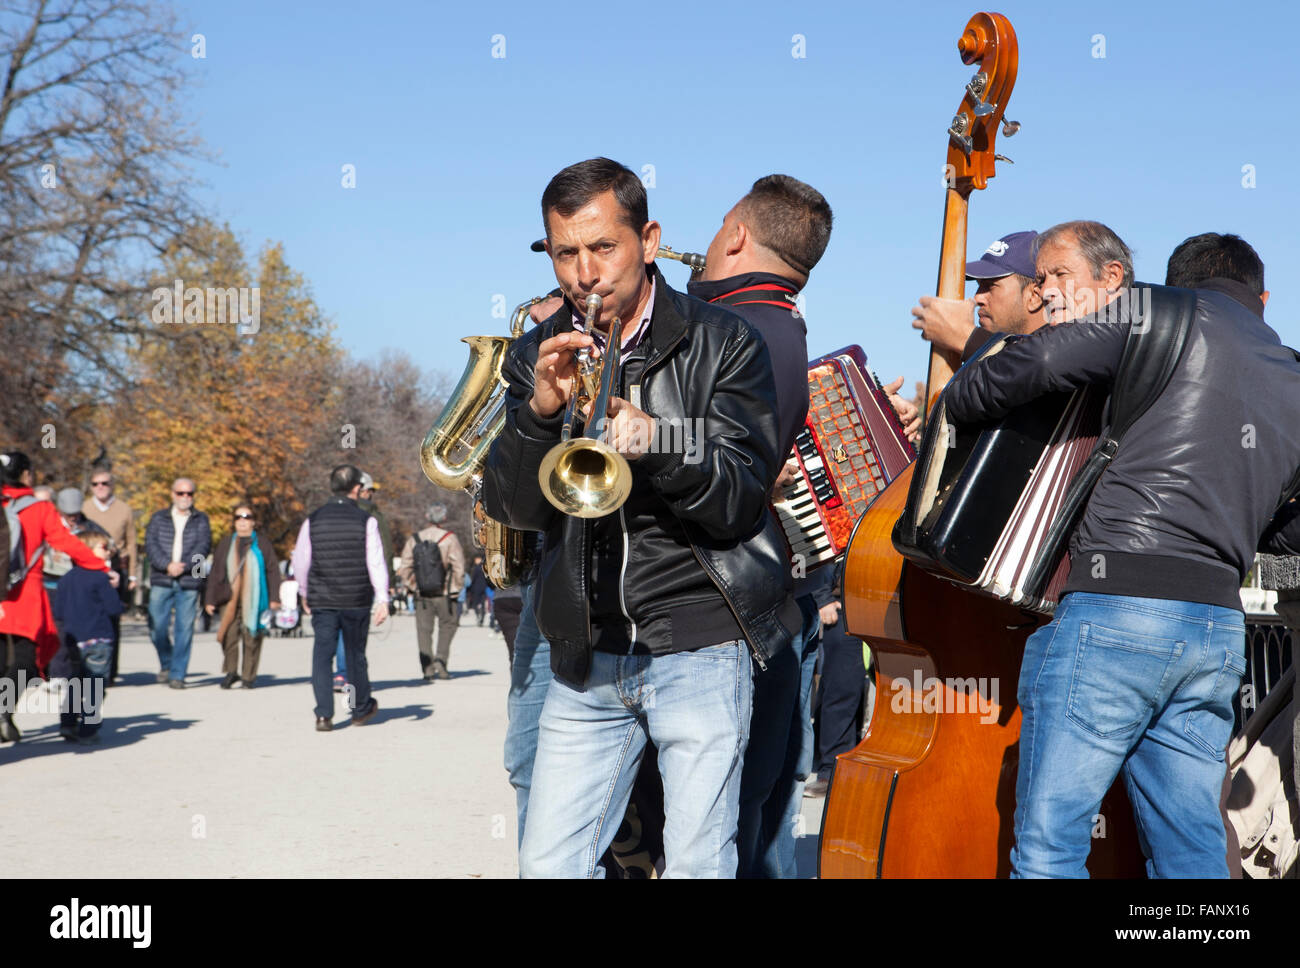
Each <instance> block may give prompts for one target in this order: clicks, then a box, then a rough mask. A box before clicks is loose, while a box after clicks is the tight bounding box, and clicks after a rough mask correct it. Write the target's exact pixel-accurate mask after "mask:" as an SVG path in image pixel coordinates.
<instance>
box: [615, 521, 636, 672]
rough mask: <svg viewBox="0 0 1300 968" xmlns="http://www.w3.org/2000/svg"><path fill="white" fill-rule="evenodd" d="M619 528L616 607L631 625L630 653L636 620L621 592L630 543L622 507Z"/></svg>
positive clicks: (628, 649) (633, 640)
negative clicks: (620, 551) (620, 557)
mask: <svg viewBox="0 0 1300 968" xmlns="http://www.w3.org/2000/svg"><path fill="white" fill-rule="evenodd" d="M618 523H619V530H620V531H621V532H622V533H623V566H622V567H621V568H620V569H619V571H618V607H619V608H621V609H622V610H623V617H624V618H625V619H627V620H628V624H630V625H631V626H632V636H631V638H632V641H631V642H629V643H628V646H627V654H628V655H631V654H632V650H633V649H635V648H636V621H635V620H634V619H633V618H632V615H631V613H630V612H628V610H627V597H626V596H625V595H624V594H623V585H624V583H625V582H626V580H627V559H628V551H629V549H630V544H629V541H628V533H627V519H626V518H625V517H623V508H622V507H621V506H620V507H619V509H618Z"/></svg>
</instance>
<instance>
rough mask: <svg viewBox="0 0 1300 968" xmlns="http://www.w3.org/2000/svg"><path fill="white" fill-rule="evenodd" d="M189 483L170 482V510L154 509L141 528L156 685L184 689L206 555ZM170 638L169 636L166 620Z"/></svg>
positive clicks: (208, 547)
mask: <svg viewBox="0 0 1300 968" xmlns="http://www.w3.org/2000/svg"><path fill="white" fill-rule="evenodd" d="M195 490H196V488H195V486H194V482H193V481H192V480H190V479H189V478H188V477H179V478H177V479H176V481H175V482H174V483H173V484H172V506H171V507H170V508H166V509H164V510H161V511H155V512H154V514H153V517H151V518H150V519H149V526H148V527H147V528H146V529H145V535H144V548H145V553H146V554H147V555H148V557H149V565H150V571H149V585H150V591H149V616H150V618H151V619H152V621H153V646H154V648H155V649H157V650H158V664H159V666H160V668H159V670H158V681H159V682H167V683H169V684H170V685H171V687H172V688H173V689H184V688H185V673H186V672H188V671H189V667H190V647H191V645H192V644H193V642H194V616H195V614H196V613H197V612H198V607H199V590H200V589H201V588H202V586H203V559H204V558H206V557H207V556H208V554H209V553H210V552H211V551H212V527H211V525H210V524H209V523H208V516H207V515H206V514H204V513H203V512H202V511H199V510H196V509H195V507H194V492H195ZM173 615H174V616H175V619H176V638H175V643H174V645H173V640H172V636H171V624H172V617H173Z"/></svg>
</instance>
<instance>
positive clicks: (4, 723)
mask: <svg viewBox="0 0 1300 968" xmlns="http://www.w3.org/2000/svg"><path fill="white" fill-rule="evenodd" d="M22 737H23V734H22V733H20V732H19V731H18V727H17V726H15V725H14V718H13V716H11V715H10V714H9V713H3V714H0V743H16V742H18V741H19V740H20V739H22Z"/></svg>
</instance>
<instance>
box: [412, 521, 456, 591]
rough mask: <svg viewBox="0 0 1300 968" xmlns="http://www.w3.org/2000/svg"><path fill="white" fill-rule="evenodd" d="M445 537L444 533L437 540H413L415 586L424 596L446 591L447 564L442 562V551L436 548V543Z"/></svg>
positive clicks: (439, 542) (440, 542)
mask: <svg viewBox="0 0 1300 968" xmlns="http://www.w3.org/2000/svg"><path fill="white" fill-rule="evenodd" d="M448 534H450V532H448ZM447 537H448V535H447V534H444V535H443V536H442V537H441V538H439V539H438V540H437V541H426V540H423V539H420V540H417V541H416V542H415V548H414V549H413V551H412V555H413V556H414V558H415V587H416V588H417V589H418V590H419V592H420V594H421V595H422V596H424V597H425V598H431V597H433V596H434V595H444V594H446V592H447V566H446V565H444V564H443V563H442V552H441V551H439V550H438V545H440V544H442V543H443V541H445V540H446V539H447Z"/></svg>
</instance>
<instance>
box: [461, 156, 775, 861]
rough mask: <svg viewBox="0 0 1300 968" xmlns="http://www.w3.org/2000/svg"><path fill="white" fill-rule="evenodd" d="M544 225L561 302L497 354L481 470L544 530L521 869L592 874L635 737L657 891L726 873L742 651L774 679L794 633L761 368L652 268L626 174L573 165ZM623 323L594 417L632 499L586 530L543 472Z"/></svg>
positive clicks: (510, 514)
mask: <svg viewBox="0 0 1300 968" xmlns="http://www.w3.org/2000/svg"><path fill="white" fill-rule="evenodd" d="M542 215H543V222H544V224H545V227H546V240H547V241H546V251H547V253H548V254H549V255H550V257H551V261H552V264H553V266H554V269H555V277H556V280H557V282H558V283H559V286H560V289H561V291H562V292H563V294H564V297H565V303H564V305H563V306H562V307H561V308H560V309H559V311H558V312H556V313H555V314H554V315H552V316H551V317H550V318H549V319H547V320H546V321H545V322H543V323H542V324H541V325H540V326H538V327H536V328H535V329H533V330H532V331H531V332H529V333H528V334H527V335H526V336H524V337H522V338H520V339H518V340H516V341H515V344H514V346H513V348H512V349H511V351H510V354H509V356H508V358H507V360H506V363H505V367H504V370H503V376H504V377H505V378H506V380H507V381H508V382H509V384H510V395H509V398H508V402H507V419H506V427H505V429H504V431H503V432H502V433H501V435H500V436H499V437H498V438H497V440H496V441H495V442H494V444H493V446H492V450H491V453H490V455H489V457H488V462H487V467H486V469H485V473H484V501H485V504H486V508H487V510H488V513H489V514H491V515H492V516H493V517H495V518H497V519H498V520H501V521H504V522H505V523H507V524H509V525H511V526H513V527H516V528H522V529H526V530H532V531H541V532H544V533H545V545H544V550H543V552H542V562H541V567H540V572H539V578H538V580H537V586H536V592H535V610H536V617H537V620H538V624H539V626H540V627H541V630H542V632H543V634H544V635H545V636H546V638H547V639H548V640H549V641H550V643H551V666H552V669H553V671H554V673H555V677H556V678H555V681H554V682H553V683H552V686H551V689H550V691H549V693H548V695H547V699H546V705H545V707H544V709H543V712H542V718H541V723H540V732H539V740H538V749H537V759H536V762H535V765H534V768H533V780H532V783H533V786H532V792H531V796H530V800H529V806H528V823H527V826H526V828H525V830H524V841H523V845H522V848H521V851H520V862H519V863H520V873H521V874H522V875H523V876H525V877H538V876H540V877H592V876H602V875H603V873H604V871H603V870H602V869H600V867H599V859H600V857H601V856H602V855H603V854H604V852H605V850H606V848H607V847H608V846H609V844H610V842H611V841H612V840H613V838H614V835H615V833H616V830H617V827H618V823H619V820H620V819H621V818H622V816H623V813H624V810H625V808H626V805H627V801H628V797H629V795H630V792H631V788H632V782H633V779H634V778H635V775H636V770H637V766H638V764H639V762H640V759H641V755H642V753H643V751H644V749H645V745H646V743H647V741H649V742H652V743H654V744H655V746H656V747H657V748H658V752H659V768H660V772H661V774H662V777H663V783H664V799H665V804H664V806H665V828H664V841H665V854H666V858H665V860H666V868H665V871H664V876H667V877H671V876H678V877H691V876H694V877H729V876H733V875H734V874H735V871H736V822H737V813H738V809H739V793H740V773H741V763H742V758H743V755H744V751H745V746H746V743H747V742H748V738H749V718H750V704H751V696H752V685H751V672H750V658H749V656H750V655H751V654H752V655H753V656H754V657H755V659H756V660H757V661H758V662H760V663H766V662H767V661H768V660H770V659H771V658H772V656H773V655H774V654H775V653H777V652H778V651H779V650H781V649H784V648H787V647H788V646H789V641H790V637H791V632H792V631H793V630H794V629H795V628H796V627H797V626H798V622H799V615H798V609H797V606H795V605H794V602H793V599H792V598H791V597H790V576H789V570H788V566H787V562H786V552H785V547H784V544H783V543H782V539H781V536H780V534H779V532H778V526H777V524H776V522H775V520H774V519H773V518H772V516H771V515H770V514H768V513H767V510H766V506H767V499H768V493H769V491H770V490H771V487H772V484H773V482H774V481H775V480H776V477H777V474H778V472H779V470H780V468H781V462H782V458H783V457H784V454H783V453H781V442H780V440H779V430H778V426H777V419H776V416H775V408H776V390H775V383H774V379H773V375H772V362H771V358H770V356H769V353H768V350H767V347H766V346H765V344H764V343H763V341H762V339H761V337H760V336H759V335H758V334H757V333H756V332H755V331H754V330H752V329H751V328H750V327H749V325H748V324H746V323H745V322H744V321H743V320H742V319H741V318H740V317H738V316H736V315H734V314H733V313H731V312H730V311H728V310H726V309H723V308H720V307H714V306H709V305H708V304H706V303H704V302H701V301H699V300H696V299H692V298H690V297H688V296H685V295H683V294H681V293H678V292H675V291H674V290H672V289H671V288H669V286H668V284H667V283H666V282H665V280H664V278H663V276H662V275H661V274H660V273H659V271H658V270H657V269H656V268H655V265H654V258H655V254H656V252H657V250H658V248H659V225H658V223H656V222H652V221H650V219H649V216H648V212H647V206H646V196H645V189H644V186H642V184H641V182H640V180H639V179H638V178H637V177H636V175H634V174H633V173H632V172H631V171H629V170H628V169H627V168H625V167H623V166H622V165H619V164H617V163H615V162H612V161H610V160H609V159H605V158H596V159H592V160H589V161H585V162H581V163H579V164H576V165H573V166H571V167H569V168H566V169H565V170H564V171H562V172H560V173H559V174H558V175H556V176H555V177H554V178H553V179H552V180H551V182H550V184H549V185H548V186H547V188H546V191H545V192H544V193H543V196H542ZM593 293H594V294H596V295H598V296H599V297H600V298H601V306H600V308H599V310H597V311H596V314H595V315H594V320H593V322H594V326H593V330H592V333H591V335H587V334H586V333H585V332H583V331H582V330H581V329H580V328H579V327H581V326H582V324H583V316H584V312H585V307H586V306H587V297H588V296H590V295H591V294H593ZM615 318H618V319H619V320H620V322H621V331H620V339H619V352H618V353H617V368H618V372H617V373H615V374H614V379H613V384H612V391H611V392H612V398H611V399H610V401H609V405H608V407H607V409H606V413H605V414H600V413H593V414H589V415H588V416H589V419H592V420H601V419H602V418H603V419H604V423H603V426H604V434H603V436H604V439H605V440H606V442H607V443H608V444H609V445H611V446H612V447H613V449H614V450H616V451H618V453H619V454H622V455H623V457H624V458H626V459H627V461H628V462H629V467H630V493H629V494H628V496H627V499H626V501H625V503H623V504H622V505H621V506H619V507H618V508H617V510H614V511H613V512H612V513H609V514H606V515H604V516H603V517H597V518H595V519H594V520H591V521H587V520H584V519H583V518H581V517H576V516H572V515H568V514H563V513H561V512H560V511H558V510H557V509H556V508H555V507H554V506H552V503H551V501H550V500H548V497H547V494H546V493H545V492H544V491H543V488H542V484H541V481H540V480H539V468H541V467H542V465H543V462H544V461H545V459H546V456H547V454H548V453H549V452H550V451H551V449H552V448H553V447H555V446H556V444H557V443H558V441H559V439H560V435H561V426H562V424H563V423H564V420H565V411H566V408H567V406H568V403H569V398H570V394H571V393H573V392H574V388H575V383H576V382H577V381H576V379H575V373H576V366H577V363H576V360H575V356H576V354H577V351H579V350H581V349H584V348H586V349H587V350H588V352H589V355H591V356H594V357H596V358H597V359H604V358H605V357H606V356H610V357H611V358H613V355H614V354H611V353H610V352H609V350H610V348H607V347H605V346H603V345H602V344H603V342H604V341H605V338H606V337H605V334H607V333H608V332H609V330H610V326H611V323H612V322H613V320H614V319H615ZM665 424H666V425H669V426H672V427H673V428H675V429H680V430H681V433H680V434H672V435H666V434H664V433H663V432H662V429H663V426H664V425H665ZM666 439H667V440H671V441H673V446H671V447H663V446H660V445H662V443H663V442H664V441H665V440H666Z"/></svg>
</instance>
